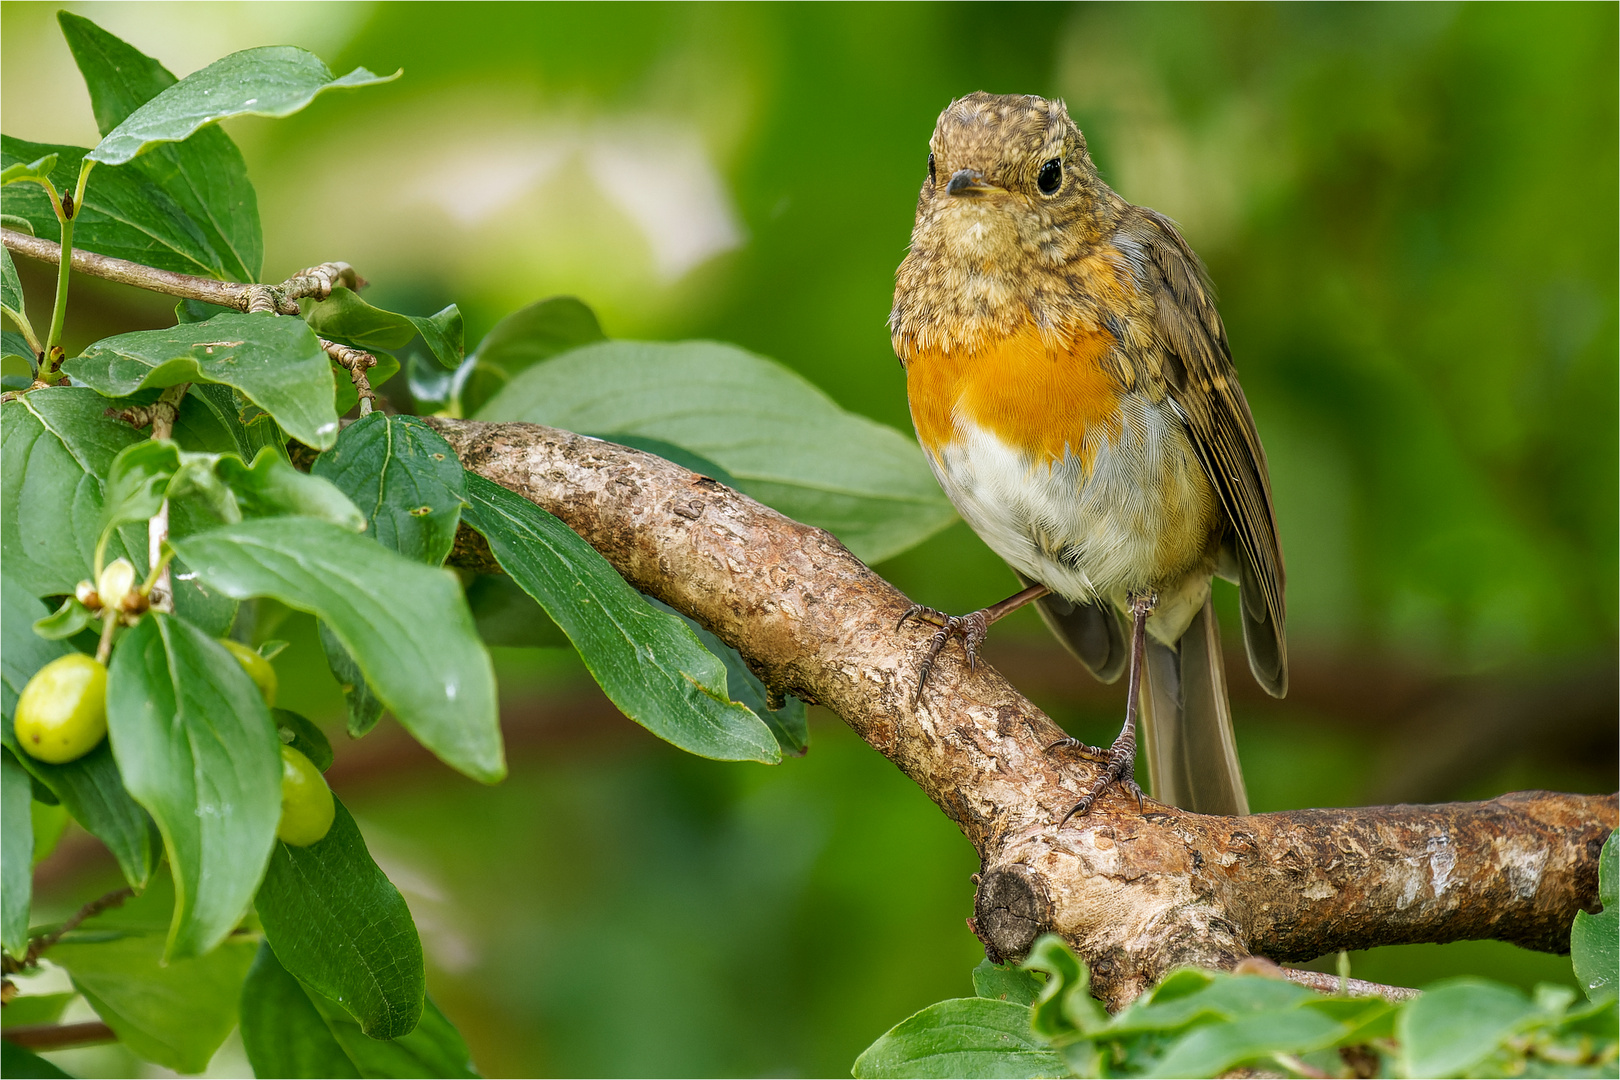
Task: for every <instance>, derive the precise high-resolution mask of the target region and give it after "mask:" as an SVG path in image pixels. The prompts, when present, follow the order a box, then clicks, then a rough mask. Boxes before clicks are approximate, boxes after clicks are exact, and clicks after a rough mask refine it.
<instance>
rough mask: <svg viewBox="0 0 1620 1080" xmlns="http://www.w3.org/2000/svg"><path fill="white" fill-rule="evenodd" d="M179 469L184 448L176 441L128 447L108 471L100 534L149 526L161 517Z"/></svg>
mask: <svg viewBox="0 0 1620 1080" xmlns="http://www.w3.org/2000/svg"><path fill="white" fill-rule="evenodd" d="M179 469H180V448H179V446H177V445H176V444H175V443H174V442H173V441H172V440H169V439H146V440H143V441H141V442H138V443H134V444H132V445H130V446H126V447H124V449H123V450H121V451H119V454H118V456H117V457H115V458H113V462H112V466H111V468H109V469H108V470H107V481H106V485H105V489H104V491H103V494H102V499H103V502H102V506H101V528H100V530H99V531H100V532H101V533H106V532H107V531H108V530H109V529H115V528H117V527H118V526H120V525H126V524H131V523H135V522H145V521H146V520H147V519H148V518H150V517H151V516H152V515H153V514H155V513H157V512H158V510H160V509H161V508H162V506H163V498H164V495H165V493H166V492H167V491H168V489H169V481H170V480H171V479H173V477H174V474H175V473H176V472H177V471H179Z"/></svg>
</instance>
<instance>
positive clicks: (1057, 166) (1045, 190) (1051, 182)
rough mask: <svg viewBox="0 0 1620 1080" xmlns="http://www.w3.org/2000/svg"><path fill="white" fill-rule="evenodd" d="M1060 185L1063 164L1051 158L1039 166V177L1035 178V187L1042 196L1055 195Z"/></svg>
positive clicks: (1061, 183) (1061, 182)
mask: <svg viewBox="0 0 1620 1080" xmlns="http://www.w3.org/2000/svg"><path fill="white" fill-rule="evenodd" d="M1062 185H1063V162H1061V161H1059V160H1058V159H1057V158H1053V159H1052V160H1051V161H1048V162H1047V163H1046V164H1045V165H1042V166H1041V175H1039V176H1037V177H1036V178H1035V186H1036V187H1038V188H1040V189H1041V194H1042V195H1056V194H1057V189H1058V188H1059V187H1061V186H1062Z"/></svg>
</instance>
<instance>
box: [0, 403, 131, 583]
mask: <svg viewBox="0 0 1620 1080" xmlns="http://www.w3.org/2000/svg"><path fill="white" fill-rule="evenodd" d="M107 406H108V401H107V399H106V398H104V397H102V396H101V395H100V394H97V393H96V392H94V391H93V390H89V389H86V388H85V387H82V386H62V387H50V388H48V389H44V390H34V391H31V392H30V393H27V394H24V395H22V396H21V397H19V398H17V399H15V400H13V401H8V402H6V403H5V405H3V406H0V417H3V420H0V458H3V459H4V460H5V463H6V466H5V469H4V471H3V474H0V548H3V550H4V553H5V567H6V576H7V577H8V578H10V579H12V580H13V581H14V582H16V583H17V584H18V585H21V586H22V587H23V588H24V589H25V590H27V591H28V592H31V593H33V594H34V595H35V596H52V595H56V596H60V595H63V594H68V595H71V594H72V592H73V589H74V586H76V585H77V584H78V583H79V582H80V581H84V580H86V579H88V578H89V577H91V574H92V571H91V566H92V561H93V559H94V556H95V547H96V537H97V536H98V535H99V526H100V523H101V508H102V497H101V481H100V479H99V477H101V476H105V475H106V474H107V470H108V469H109V468H110V467H111V465H112V461H113V458H115V457H117V456H118V453H119V451H121V450H123V449H124V447H126V446H129V445H131V444H132V443H136V442H139V441H141V435H140V433H139V432H137V431H135V429H133V428H131V427H130V426H129V425H128V424H125V423H123V422H122V421H120V420H116V419H114V418H112V417H110V416H107V415H105V414H106V412H107ZM129 554H131V553H130V552H127V551H126V550H125V547H124V545H123V544H122V543H120V541H119V540H118V539H117V538H115V539H114V540H113V542H112V543H111V544H110V545H109V546H108V549H107V558H108V560H109V561H110V560H112V559H115V558H118V557H119V556H121V555H129ZM130 561H131V562H132V563H134V564H135V566H136V568H137V569H139V568H141V567H143V566H145V565H146V550H145V547H144V545H141V546H139V547H137V549H136V551H135V552H134V553H133V557H131V559H130Z"/></svg>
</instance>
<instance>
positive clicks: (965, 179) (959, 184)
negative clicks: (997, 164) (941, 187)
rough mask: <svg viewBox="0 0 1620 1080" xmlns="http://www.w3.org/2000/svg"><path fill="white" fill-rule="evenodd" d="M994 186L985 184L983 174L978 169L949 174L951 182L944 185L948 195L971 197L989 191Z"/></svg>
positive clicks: (960, 170) (961, 170) (959, 170)
mask: <svg viewBox="0 0 1620 1080" xmlns="http://www.w3.org/2000/svg"><path fill="white" fill-rule="evenodd" d="M994 187H995V185H994V184H987V183H985V180H984V174H983V173H981V172H980V171H979V170H978V169H958V170H956V171H955V172H954V173H952V174H951V182H950V183H948V184H946V185H945V193H946V194H948V195H973V194H976V193H978V192H980V191H990V190H991V189H993V188H994Z"/></svg>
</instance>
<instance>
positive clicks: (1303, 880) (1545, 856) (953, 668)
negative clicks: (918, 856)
mask: <svg viewBox="0 0 1620 1080" xmlns="http://www.w3.org/2000/svg"><path fill="white" fill-rule="evenodd" d="M432 423H433V424H434V426H435V427H436V428H438V430H439V431H440V432H441V433H442V434H443V435H444V436H445V437H446V438H447V439H448V440H449V441H450V443H451V445H452V446H453V447H455V450H456V452H457V454H458V455H459V456H460V458H461V460H462V462H463V464H464V465H465V466H466V467H467V468H469V469H472V470H473V471H475V472H477V473H480V474H481V475H483V476H485V477H487V478H489V479H490V480H493V481H495V482H496V483H499V484H501V485H503V486H505V487H507V488H509V489H511V490H513V491H515V492H517V493H519V494H521V495H523V496H524V497H526V498H528V499H530V500H532V501H534V502H535V503H537V504H538V505H540V506H542V507H544V508H545V509H546V510H549V511H550V512H551V513H553V514H556V515H557V516H558V517H560V518H562V519H563V520H564V521H565V522H567V523H568V525H569V526H571V527H572V528H573V529H574V530H575V531H577V532H578V533H579V534H580V535H581V536H583V537H584V538H585V539H586V540H588V541H589V542H590V543H591V544H592V545H593V546H595V547H596V548H597V550H599V551H601V552H602V554H603V555H605V556H606V557H607V559H608V561H609V562H611V563H612V564H613V565H614V566H615V567H616V568H617V569H618V570H619V572H620V573H622V574H623V575H624V576H625V578H626V579H628V580H629V581H630V582H631V583H632V584H634V585H635V586H636V587H637V588H639V589H641V590H643V591H644V592H647V593H650V594H652V595H654V596H657V597H658V598H659V599H661V600H664V601H665V602H666V603H669V604H671V605H673V606H674V607H676V608H679V609H680V610H682V611H685V612H687V613H688V614H690V615H691V616H692V617H694V618H696V619H697V620H699V621H700V622H702V623H703V624H704V625H705V626H707V627H709V629H710V630H712V631H713V632H714V633H716V634H717V635H719V637H720V638H722V639H723V640H725V641H726V642H727V643H728V644H731V645H732V646H734V647H735V648H737V649H738V650H739V651H740V652H742V653H743V655H744V656H746V657H748V658H749V660H750V661H751V662H752V663H753V665H754V666H755V668H756V670H758V671H760V672H761V673H762V675H763V677H764V678H765V680H766V681H767V683H769V684H770V685H772V686H773V687H775V688H778V689H782V690H786V691H789V692H791V693H794V694H797V695H799V696H800V697H803V698H805V699H807V700H811V701H815V702H819V703H820V704H822V705H825V706H827V707H828V708H830V709H832V710H833V711H834V712H836V713H838V714H839V715H840V716H842V717H843V718H844V720H845V721H846V722H847V723H848V724H849V725H850V727H851V728H853V729H854V730H855V731H856V733H857V734H859V735H860V736H861V737H862V738H863V739H865V740H866V741H867V742H868V743H870V744H871V745H872V746H873V747H874V748H875V749H876V750H878V751H879V752H880V753H882V754H883V755H885V756H886V757H888V758H889V760H891V761H892V762H894V764H895V765H896V766H898V767H899V768H900V769H901V771H902V772H904V773H905V774H906V775H907V776H908V777H910V778H911V779H912V780H913V781H915V782H916V783H917V784H918V785H919V786H921V787H922V789H923V790H924V791H925V792H927V793H928V795H929V797H930V798H932V799H933V800H934V802H935V803H937V804H938V805H939V807H940V808H941V809H942V810H943V811H944V812H945V813H946V814H947V815H948V816H949V817H950V818H951V820H953V821H955V822H956V823H957V825H958V826H959V827H960V828H961V830H962V832H963V834H964V835H965V836H966V837H967V838H968V840H969V841H970V842H971V843H972V844H973V845H974V847H975V848H976V849H977V851H978V853H979V857H980V859H981V862H982V867H983V869H982V872H981V874H980V875H979V882H978V895H977V898H976V901H975V909H974V917H973V920H972V924H973V926H974V929H975V932H976V933H977V934H978V935H979V937H980V939H981V940H983V941H984V943H985V947H986V950H987V952H988V953H989V954H990V955H991V956H992V957H993V958H1013V957H1017V956H1020V955H1022V954H1023V953H1024V952H1025V951H1026V950H1027V949H1028V948H1029V946H1030V944H1031V943H1032V942H1033V941H1034V940H1035V938H1036V936H1038V935H1039V934H1040V933H1043V932H1045V931H1048V930H1053V931H1056V932H1058V933H1060V934H1061V935H1063V937H1064V938H1066V939H1067V940H1068V941H1069V942H1070V943H1071V944H1072V945H1073V946H1074V947H1075V949H1076V950H1077V951H1078V952H1079V953H1080V954H1081V955H1082V956H1084V957H1085V959H1086V960H1087V961H1088V962H1089V963H1090V964H1091V966H1092V970H1093V975H1094V988H1095V989H1096V991H1097V992H1098V993H1099V996H1101V997H1103V998H1104V1000H1106V1001H1109V1002H1110V1003H1112V1004H1115V1005H1118V1004H1121V1003H1123V1002H1125V1001H1127V1000H1129V999H1130V998H1132V997H1134V996H1135V995H1136V994H1137V993H1139V992H1140V991H1141V990H1142V989H1144V988H1146V987H1147V986H1148V985H1150V984H1151V983H1152V982H1153V981H1155V980H1156V979H1157V978H1158V977H1159V976H1161V975H1162V974H1163V973H1165V972H1166V971H1168V970H1169V969H1170V968H1172V967H1175V966H1177V965H1181V964H1201V965H1206V966H1211V967H1222V968H1229V967H1232V966H1234V965H1236V964H1237V963H1239V962H1241V961H1242V960H1244V959H1245V958H1247V957H1249V956H1251V955H1261V956H1266V957H1270V958H1271V959H1274V960H1303V959H1309V958H1312V957H1316V956H1320V955H1323V954H1325V953H1330V952H1333V951H1335V950H1338V949H1351V948H1354V949H1363V948H1369V947H1372V946H1375V945H1390V944H1399V943H1405V942H1418V941H1428V942H1440V941H1453V940H1460V939H1466V938H1498V939H1501V940H1504V941H1511V942H1514V943H1515V944H1519V945H1523V946H1526V947H1529V948H1535V949H1543V950H1549V951H1566V950H1567V949H1568V947H1569V924H1570V921H1571V920H1572V919H1573V917H1574V914H1575V912H1576V911H1577V910H1578V909H1582V908H1586V909H1591V908H1593V907H1595V905H1596V900H1597V857H1598V852H1599V849H1600V848H1601V846H1602V843H1603V839H1604V837H1606V836H1607V835H1608V834H1609V832H1610V831H1611V830H1612V829H1613V828H1614V827H1615V822H1616V817H1617V808H1616V798H1615V796H1613V795H1608V796H1591V795H1559V794H1551V793H1546V792H1527V793H1520V794H1515V795H1506V796H1503V797H1501V798H1498V799H1493V800H1490V801H1488V802H1478V803H1452V804H1446V805H1440V806H1393V807H1389V806H1386V807H1363V808H1356V809H1346V810H1301V811H1292V812H1287V813H1272V814H1252V815H1248V816H1246V817H1210V816H1202V815H1197V814H1190V813H1186V812H1184V811H1181V810H1178V809H1175V808H1173V807H1167V806H1161V805H1159V804H1156V803H1149V804H1148V806H1147V808H1146V812H1145V813H1140V812H1138V809H1137V805H1136V802H1135V800H1134V799H1131V798H1128V797H1123V796H1121V795H1119V794H1118V793H1110V794H1108V795H1106V796H1105V797H1104V798H1103V799H1102V800H1101V801H1100V802H1099V803H1098V805H1097V806H1096V807H1095V808H1094V809H1093V810H1092V812H1091V813H1090V814H1089V815H1087V816H1086V817H1083V818H1074V819H1070V820H1069V821H1068V822H1067V823H1066V824H1063V825H1059V824H1058V822H1059V821H1060V820H1061V819H1062V818H1063V816H1064V814H1065V813H1066V812H1067V811H1068V810H1069V808H1070V807H1072V806H1073V805H1074V803H1075V802H1076V800H1077V799H1078V798H1079V797H1080V795H1081V794H1082V793H1083V792H1084V791H1085V790H1086V789H1087V786H1088V784H1089V783H1090V781H1091V779H1092V777H1093V775H1094V771H1095V767H1094V765H1093V763H1092V762H1090V761H1089V760H1087V759H1086V758H1085V757H1084V756H1083V755H1080V754H1075V753H1048V752H1047V749H1046V748H1047V747H1048V746H1049V745H1050V744H1051V743H1053V742H1055V741H1056V740H1058V739H1059V738H1061V737H1062V736H1063V732H1062V731H1060V730H1059V729H1058V728H1057V726H1056V725H1055V724H1053V723H1052V722H1051V721H1050V720H1049V719H1047V717H1046V716H1044V715H1043V714H1042V713H1041V712H1040V711H1039V710H1038V709H1036V708H1035V707H1034V706H1033V705H1031V704H1030V703H1029V702H1028V701H1026V700H1025V699H1024V698H1023V697H1022V696H1021V695H1020V694H1019V693H1018V692H1017V691H1016V690H1015V689H1014V688H1013V687H1012V686H1011V685H1009V684H1008V683H1007V682H1006V681H1005V680H1004V679H1003V678H1002V677H1001V676H1000V675H999V674H998V673H997V672H995V671H994V670H993V669H991V668H990V667H988V666H987V665H984V664H981V665H980V666H979V667H978V669H977V670H976V671H970V670H969V669H968V667H967V665H966V663H965V662H963V661H962V659H961V654H960V652H959V651H958V650H954V649H953V650H947V651H946V652H945V654H943V656H942V657H941V659H940V662H939V664H938V665H937V666H936V668H935V670H934V673H933V675H932V676H931V677H930V681H929V685H928V688H927V690H926V692H924V693H923V694H922V696H921V699H920V700H914V691H915V686H916V672H917V664H918V661H919V659H920V655H921V651H922V649H923V647H924V645H925V643H926V641H927V637H928V634H929V633H931V630H929V629H928V628H916V627H912V626H907V627H906V628H904V629H897V628H896V624H897V622H898V620H899V618H900V616H901V614H902V613H903V612H904V611H905V610H906V608H907V606H908V601H907V599H906V597H904V596H903V595H901V594H900V592H899V591H898V590H896V589H895V588H893V587H892V586H890V585H889V584H888V583H887V582H885V581H884V580H882V579H881V578H879V577H878V576H877V575H876V574H874V573H872V572H871V571H870V570H869V569H867V568H866V567H865V566H864V565H863V564H862V563H861V562H860V561H859V560H857V559H856V558H855V557H854V556H853V555H851V554H850V553H849V551H848V550H846V549H845V548H844V546H843V545H842V544H840V543H839V542H838V541H837V540H836V539H834V538H833V537H832V536H830V535H828V534H827V533H825V532H823V531H821V530H819V529H815V528H812V527H810V526H807V525H803V524H800V523H798V522H794V521H791V520H789V519H787V518H784V517H783V516H781V515H780V514H778V513H776V512H775V511H773V510H770V509H769V508H767V507H764V506H761V505H760V504H758V503H756V502H754V501H753V500H751V499H749V498H747V497H746V496H743V495H740V494H738V493H737V492H735V491H732V490H731V489H729V488H726V487H724V486H722V485H721V484H719V483H716V482H715V481H713V480H711V479H708V478H706V477H702V476H698V475H696V474H694V473H691V472H688V471H687V470H686V469H684V468H681V467H680V466H677V465H674V464H671V463H670V462H667V461H664V460H663V459H661V458H657V457H654V456H652V455H649V454H645V453H642V452H639V451H636V450H631V449H627V448H625V447H621V446H617V445H614V444H611V443H605V442H602V441H600V440H597V439H591V438H587V437H585V436H580V435H575V434H571V433H569V432H564V431H557V430H554V429H551V428H544V427H539V426H536V425H531V424H483V423H477V422H472V421H460V420H442V419H440V420H434V421H432ZM475 548H476V545H471V547H470V548H468V550H469V553H470V552H471V550H472V549H475Z"/></svg>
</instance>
